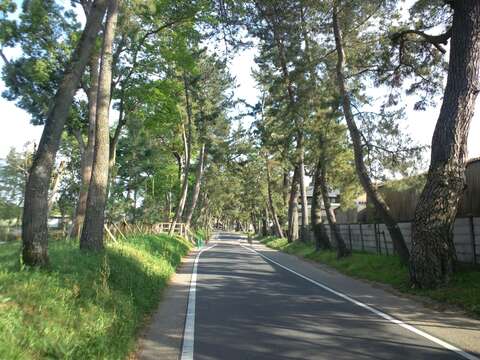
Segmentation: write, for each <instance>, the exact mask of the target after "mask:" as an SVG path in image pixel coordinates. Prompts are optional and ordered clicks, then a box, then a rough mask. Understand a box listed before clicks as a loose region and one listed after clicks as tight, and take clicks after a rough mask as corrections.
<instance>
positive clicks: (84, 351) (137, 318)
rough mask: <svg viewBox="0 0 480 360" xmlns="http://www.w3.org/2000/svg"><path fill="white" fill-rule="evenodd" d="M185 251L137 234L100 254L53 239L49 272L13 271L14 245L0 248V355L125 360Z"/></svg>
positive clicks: (175, 242)
mask: <svg viewBox="0 0 480 360" xmlns="http://www.w3.org/2000/svg"><path fill="white" fill-rule="evenodd" d="M189 248H190V245H189V244H188V243H187V242H186V241H184V240H182V239H180V238H173V237H168V236H166V235H161V236H153V235H139V236H135V237H128V238H127V240H123V241H120V242H118V243H116V244H110V245H108V246H107V248H106V250H105V251H104V252H102V253H98V254H90V253H82V252H81V251H80V250H79V249H78V246H77V244H75V243H70V242H64V241H57V242H54V243H53V244H52V245H51V247H50V259H51V267H50V268H49V269H47V270H34V269H25V268H23V267H21V266H20V265H19V244H18V243H15V244H7V245H1V246H0V284H1V285H0V332H1V333H2V337H1V339H0V353H1V354H2V358H6V359H31V358H61V359H66V358H68V359H99V358H101V359H115V360H116V359H123V358H126V356H127V355H128V354H129V353H130V352H131V351H132V350H134V346H135V338H136V334H137V332H138V331H139V330H140V328H141V326H142V325H143V323H144V320H145V317H146V316H147V315H148V314H149V313H151V312H152V311H153V310H154V309H155V308H156V305H157V303H158V301H159V298H160V294H161V291H162V290H163V289H164V288H165V286H166V284H167V281H168V279H169V277H170V276H171V274H172V273H173V272H174V270H175V268H176V266H177V265H178V264H179V262H180V260H181V257H182V256H184V255H185V254H186V253H187V252H188V250H189Z"/></svg>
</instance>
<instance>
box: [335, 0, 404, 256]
mask: <svg viewBox="0 0 480 360" xmlns="http://www.w3.org/2000/svg"><path fill="white" fill-rule="evenodd" d="M337 13H338V6H337V2H335V3H334V6H333V32H334V35H335V46H336V51H337V71H336V75H337V84H338V90H339V93H340V96H341V98H342V107H343V114H344V116H345V120H346V122H347V127H348V131H349V134H350V138H351V139H352V144H353V152H354V158H355V169H356V171H357V175H358V178H359V180H360V183H361V184H362V187H363V190H364V191H365V193H366V194H367V196H368V198H369V199H370V200H371V201H372V203H373V205H374V206H375V209H376V210H377V212H378V213H379V215H380V217H381V218H382V220H383V222H384V223H385V225H386V227H387V229H388V232H389V233H390V237H391V238H392V242H393V247H394V250H395V251H396V253H397V254H398V255H399V257H400V259H401V260H402V262H404V263H407V262H408V259H409V251H408V248H407V245H406V243H405V239H404V237H403V234H402V232H401V231H400V228H399V227H398V224H397V222H396V221H395V219H394V218H393V216H392V214H391V213H390V209H389V208H388V205H387V204H386V203H385V201H384V200H383V198H382V197H381V195H380V194H379V193H378V191H377V189H376V188H375V187H374V186H373V184H372V180H371V179H370V176H369V175H368V171H367V167H366V165H365V162H364V159H363V147H362V140H361V134H360V131H359V129H358V127H357V125H356V124H355V119H354V116H353V112H352V107H351V99H350V94H349V93H348V91H347V85H346V80H345V74H344V68H345V53H344V50H343V40H342V34H341V31H340V25H339V22H338V16H337Z"/></svg>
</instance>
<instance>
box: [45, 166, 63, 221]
mask: <svg viewBox="0 0 480 360" xmlns="http://www.w3.org/2000/svg"><path fill="white" fill-rule="evenodd" d="M66 165H67V164H66V163H65V161H63V160H62V161H61V162H60V165H58V169H57V171H55V174H54V176H53V182H52V189H51V190H50V193H49V195H48V212H50V211H51V210H52V208H53V205H55V195H56V194H57V192H58V187H59V186H60V181H61V180H62V176H63V172H64V171H65V166H66Z"/></svg>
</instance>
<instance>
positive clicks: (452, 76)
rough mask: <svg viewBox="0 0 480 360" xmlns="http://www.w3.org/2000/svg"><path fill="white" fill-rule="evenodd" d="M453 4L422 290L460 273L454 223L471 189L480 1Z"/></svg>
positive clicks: (415, 269) (421, 250) (427, 204)
mask: <svg viewBox="0 0 480 360" xmlns="http://www.w3.org/2000/svg"><path fill="white" fill-rule="evenodd" d="M452 4H453V5H452V6H453V10H454V13H453V25H452V38H451V42H450V61H449V66H448V78H447V85H446V88H445V93H444V97H443V103H442V107H441V109H440V115H439V118H438V121H437V124H436V127H435V131H434V134H433V138H432V153H431V160H430V168H429V171H428V175H427V181H426V184H425V187H424V189H423V191H422V193H421V195H420V199H419V202H418V205H417V208H416V210H415V216H414V223H413V233H412V255H411V262H410V278H411V281H412V283H413V284H414V285H415V286H418V287H421V288H431V287H436V286H438V285H440V284H443V283H446V282H448V280H449V278H450V276H451V274H452V273H453V271H454V263H455V260H456V256H455V247H454V243H453V225H454V222H455V217H456V214H457V209H458V201H459V199H460V197H461V195H462V192H463V190H464V187H465V166H466V165H465V164H466V158H467V139H468V132H469V127H470V123H471V120H472V117H473V114H474V108H475V100H476V98H477V95H478V93H479V92H480V83H479V78H480V1H478V0H464V1H454V2H452Z"/></svg>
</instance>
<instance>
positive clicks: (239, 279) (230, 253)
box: [181, 234, 475, 360]
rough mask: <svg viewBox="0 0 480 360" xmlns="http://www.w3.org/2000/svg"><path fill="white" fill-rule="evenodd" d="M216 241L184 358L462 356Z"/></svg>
mask: <svg viewBox="0 0 480 360" xmlns="http://www.w3.org/2000/svg"><path fill="white" fill-rule="evenodd" d="M215 243H216V245H215V246H214V247H212V248H210V249H207V250H204V251H203V252H202V253H201V255H199V256H198V259H199V260H198V263H197V266H196V267H195V270H196V281H195V280H194V283H195V284H193V285H192V287H193V291H192V288H191V289H190V300H189V302H190V303H189V306H190V309H189V314H188V315H187V321H186V329H185V331H186V334H188V335H186V337H185V338H184V345H183V354H182V357H181V358H182V359H183V360H188V359H192V358H194V359H197V360H207V359H208V360H213V359H221V360H235V359H239V360H240V359H241V360H245V359H275V360H277V359H436V360H439V359H465V358H466V357H465V355H467V358H468V354H465V353H464V354H463V355H462V354H459V353H457V352H454V351H451V350H448V349H446V348H445V347H443V346H442V345H441V344H440V345H439V344H437V343H435V342H433V341H431V340H429V339H427V338H425V337H423V336H421V335H419V334H417V333H415V332H413V331H411V330H410V331H409V330H407V329H405V328H403V327H401V326H399V325H398V324H395V323H393V322H392V321H391V320H388V319H385V318H382V317H381V316H379V315H378V314H375V313H373V312H372V310H371V309H370V310H369V309H368V308H367V309H366V308H363V307H361V306H359V305H358V304H355V303H352V302H351V301H350V300H348V299H345V298H342V297H340V296H339V295H338V294H334V293H332V292H330V291H328V290H326V289H324V288H322V287H320V286H318V285H316V284H314V283H312V282H311V281H308V280H307V279H305V278H302V277H301V276H299V275H298V274H295V273H292V272H290V271H288V270H287V269H285V268H282V267H281V266H280V265H277V264H274V263H272V262H270V261H268V260H267V259H265V258H263V257H262V256H260V255H259V254H257V253H255V252H252V251H251V250H249V249H248V248H246V247H245V246H241V244H240V239H239V238H238V237H237V236H236V235H233V234H221V235H220V238H219V239H218V240H217V241H216V242H215ZM243 245H246V244H245V241H243ZM192 292H193V293H194V294H193V298H194V300H195V301H194V308H193V309H192V307H191V306H192V304H191V302H192V301H191V300H192V299H191V298H192ZM192 310H193V314H192ZM189 326H191V327H192V328H191V329H188V327H189ZM447 345H448V344H447ZM189 347H190V350H189ZM471 359H475V357H474V356H472V357H471Z"/></svg>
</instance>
